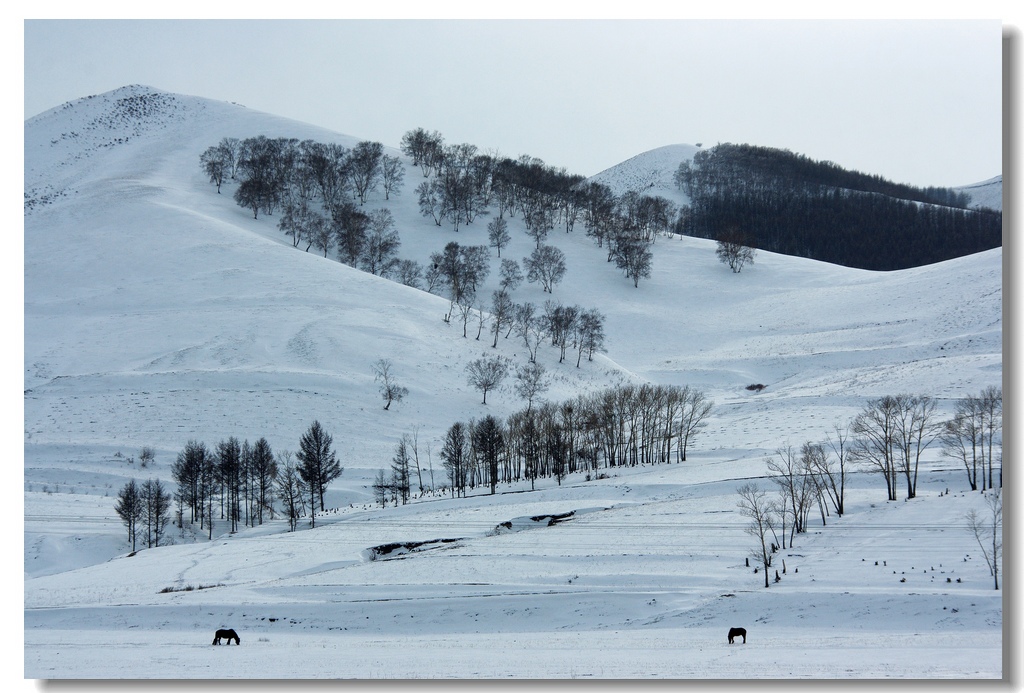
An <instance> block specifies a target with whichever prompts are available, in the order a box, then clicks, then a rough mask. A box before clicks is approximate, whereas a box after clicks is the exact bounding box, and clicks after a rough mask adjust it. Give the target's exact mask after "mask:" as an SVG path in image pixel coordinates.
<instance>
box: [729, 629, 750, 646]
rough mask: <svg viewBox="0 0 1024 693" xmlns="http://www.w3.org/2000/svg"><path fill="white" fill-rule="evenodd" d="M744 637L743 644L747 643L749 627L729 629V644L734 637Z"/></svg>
mask: <svg viewBox="0 0 1024 693" xmlns="http://www.w3.org/2000/svg"><path fill="white" fill-rule="evenodd" d="M740 636H742V637H743V644H744V645H746V644H747V629H746V628H730V629H729V644H730V645H732V639H733V638H738V637H740Z"/></svg>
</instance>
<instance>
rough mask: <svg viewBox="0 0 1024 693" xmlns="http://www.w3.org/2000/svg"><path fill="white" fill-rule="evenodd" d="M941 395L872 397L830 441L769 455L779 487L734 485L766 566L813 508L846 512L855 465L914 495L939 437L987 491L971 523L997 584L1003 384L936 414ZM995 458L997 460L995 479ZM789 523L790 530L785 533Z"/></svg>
mask: <svg viewBox="0 0 1024 693" xmlns="http://www.w3.org/2000/svg"><path fill="white" fill-rule="evenodd" d="M935 410H936V401H935V400H934V399H933V398H931V397H928V396H926V395H908V394H898V395H886V396H883V397H879V398H876V399H872V400H869V401H868V402H867V403H866V404H865V405H864V408H863V409H862V410H861V412H860V413H859V414H857V416H855V417H854V418H853V420H852V421H850V422H849V423H848V424H847V425H846V426H845V427H843V426H840V425H836V426H835V428H834V432H833V434H832V435H829V436H826V439H825V441H823V442H819V443H815V442H811V441H808V442H806V443H804V444H803V445H802V446H801V448H800V450H799V451H797V450H795V449H794V448H792V447H791V446H788V445H787V446H785V447H781V448H779V449H778V450H776V451H775V454H774V455H772V456H770V457H768V458H767V459H766V460H765V463H766V466H767V471H768V479H769V481H770V482H771V483H772V485H773V486H774V487H775V489H776V490H777V494H776V495H775V496H772V495H770V494H769V491H767V490H765V489H763V488H761V487H760V486H759V485H758V484H756V483H754V482H751V483H748V484H744V485H743V486H742V487H740V488H739V489H737V492H738V493H739V496H740V500H739V503H738V507H739V509H740V512H741V514H742V515H744V516H745V517H747V518H749V519H750V523H749V525H748V527H747V531H748V533H749V534H751V535H752V536H754V537H755V538H756V540H757V541H756V543H755V546H754V548H753V549H752V552H751V556H752V557H753V558H754V559H755V561H756V562H757V563H758V564H759V566H760V567H761V568H763V569H764V571H765V587H768V584H769V582H768V568H769V567H770V566H771V564H772V554H773V553H774V552H775V551H776V550H777V549H779V548H783V549H784V548H786V542H787V539H788V541H789V545H790V546H792V545H793V540H794V538H795V536H796V535H797V534H801V533H803V532H805V531H807V523H808V518H809V516H810V513H811V512H812V511H813V510H814V509H815V508H817V510H818V512H819V514H820V516H821V522H822V524H823V525H824V524H825V522H826V518H827V516H829V515H830V514H831V513H832V512H835V513H836V515H837V516H840V517H842V515H843V514H844V512H845V489H846V479H847V476H848V474H849V473H851V472H852V471H853V470H854V469H856V468H862V469H866V470H867V471H872V472H877V473H878V474H880V475H881V477H882V479H883V481H884V482H885V487H886V499H887V500H890V501H895V500H897V499H898V496H899V487H900V485H901V482H902V484H904V485H905V489H906V495H905V497H906V498H907V499H908V500H909V499H911V498H915V497H916V495H917V479H918V471H919V467H920V462H921V456H922V454H923V453H924V451H925V450H926V449H927V448H928V447H929V446H930V445H931V444H932V443H933V442H935V441H936V440H940V441H941V443H942V453H943V455H944V456H946V457H949V458H951V459H956V460H958V461H959V462H961V463H962V464H963V465H964V468H965V470H966V472H967V481H968V484H969V485H970V488H971V490H978V488H979V484H980V486H981V490H982V492H983V493H984V492H985V491H986V490H988V491H992V492H993V494H992V495H990V496H986V502H987V503H988V505H989V509H990V510H991V516H990V517H988V518H987V519H986V518H982V517H980V516H979V515H978V514H977V513H972V514H970V515H969V516H968V518H967V520H968V526H969V529H970V530H971V531H972V532H973V533H974V535H975V537H976V538H977V539H978V541H979V544H981V546H982V550H983V551H984V552H987V553H986V560H988V561H989V567H990V569H991V570H992V571H993V575H994V576H995V583H996V589H999V586H998V585H999V582H998V572H997V567H996V566H995V560H994V559H991V556H996V557H997V556H998V554H999V551H1000V548H1001V544H1000V543H999V542H1000V540H999V538H998V537H997V531H998V529H999V524H1000V522H1001V512H1002V504H1001V499H1000V498H999V495H998V494H999V491H1000V490H1001V488H1002V465H1001V460H1002V453H1001V447H1002V438H1001V429H1002V390H1001V389H1000V388H998V387H994V386H993V387H988V388H985V389H984V390H983V391H982V392H981V393H980V394H978V395H970V396H967V397H964V398H962V399H960V400H958V401H957V402H956V406H955V413H954V415H953V417H952V418H951V419H948V420H945V421H942V420H940V419H938V417H937V416H936V414H935ZM996 460H998V461H999V462H1000V464H999V475H998V481H997V480H996V474H995V471H994V470H995V467H996V463H995V462H996ZM787 528H788V531H789V535H788V537H787Z"/></svg>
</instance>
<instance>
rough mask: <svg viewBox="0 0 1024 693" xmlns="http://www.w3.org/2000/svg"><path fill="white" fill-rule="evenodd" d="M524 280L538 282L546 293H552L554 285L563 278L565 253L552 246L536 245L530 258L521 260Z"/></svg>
mask: <svg viewBox="0 0 1024 693" xmlns="http://www.w3.org/2000/svg"><path fill="white" fill-rule="evenodd" d="M523 267H525V268H526V279H527V280H528V281H530V282H531V283H532V282H540V283H541V286H543V287H544V291H546V292H547V293H549V294H550V293H553V291H552V289H553V288H554V286H555V284H557V283H558V282H560V281H562V278H563V277H564V276H565V271H566V267H565V253H563V252H562V251H561V250H559V249H558V248H556V247H554V246H553V245H544V246H541V245H538V247H537V248H536V249H534V251H533V253H532V254H531V255H530V257H524V258H523Z"/></svg>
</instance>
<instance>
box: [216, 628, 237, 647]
mask: <svg viewBox="0 0 1024 693" xmlns="http://www.w3.org/2000/svg"><path fill="white" fill-rule="evenodd" d="M221 638H227V641H228V645H230V644H231V641H232V640H234V641H235V644H236V645H241V644H242V639H241V638H240V637H238V633H236V632H235V631H234V630H233V629H231V628H221V629H220V630H218V631H217V634H216V635H214V636H213V644H214V645H220V641H221Z"/></svg>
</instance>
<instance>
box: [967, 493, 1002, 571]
mask: <svg viewBox="0 0 1024 693" xmlns="http://www.w3.org/2000/svg"><path fill="white" fill-rule="evenodd" d="M983 497H984V498H985V504H986V505H987V506H988V510H989V512H988V514H987V515H985V516H984V517H982V516H981V515H980V514H979V513H978V511H977V510H971V511H970V512H969V513H967V517H966V520H967V528H968V529H969V530H970V532H971V534H973V535H974V538H975V539H976V540H977V541H978V546H980V547H981V553H982V555H983V556H984V557H985V562H986V563H987V564H988V569H989V574H991V575H992V579H993V580H994V581H995V589H999V563H1000V558H1001V556H1002V553H1003V493H1002V489H1001V488H997V489H991V490H990V491H988V492H987V493H984V495H983Z"/></svg>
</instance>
